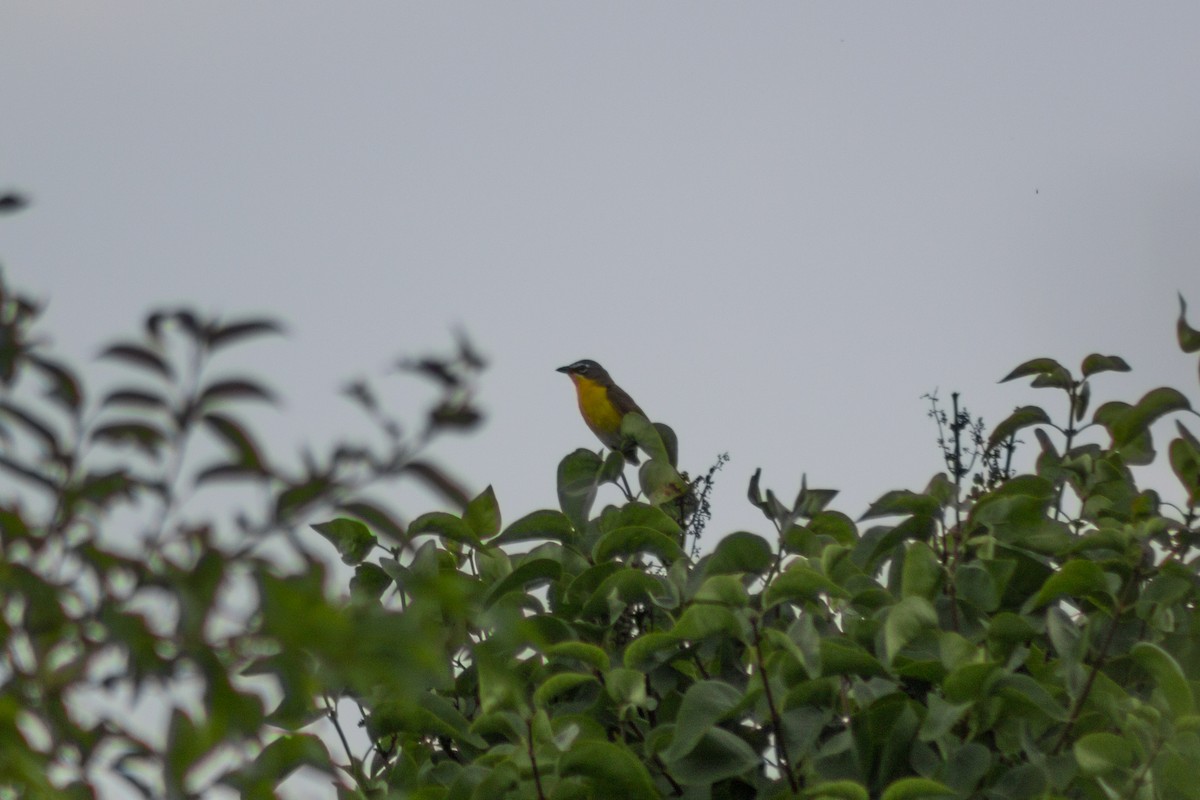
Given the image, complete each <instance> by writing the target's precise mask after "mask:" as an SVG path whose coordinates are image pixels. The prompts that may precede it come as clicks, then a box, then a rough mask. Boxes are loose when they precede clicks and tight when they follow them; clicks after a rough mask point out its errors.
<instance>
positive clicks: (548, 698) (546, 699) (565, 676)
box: [533, 672, 598, 708]
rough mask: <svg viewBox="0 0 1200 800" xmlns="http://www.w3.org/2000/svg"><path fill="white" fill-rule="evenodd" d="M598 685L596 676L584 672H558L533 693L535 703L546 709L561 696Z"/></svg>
mask: <svg viewBox="0 0 1200 800" xmlns="http://www.w3.org/2000/svg"><path fill="white" fill-rule="evenodd" d="M594 683H598V680H597V678H596V676H595V675H587V674H585V673H582V672H558V673H555V674H554V675H551V676H550V677H549V678H547V679H546V680H545V681H544V682H543V683H542V684H541V685H540V686H538V687H537V689H535V690H534V692H533V702H534V705H536V706H537V707H539V708H545V707H546V706H547V705H549V704H550V703H551V702H553V701H554V699H555V698H557V697H558V696H559V695H562V694H566V693H567V692H571V691H574V690H575V689H578V688H579V687H580V686H583V685H585V684H594Z"/></svg>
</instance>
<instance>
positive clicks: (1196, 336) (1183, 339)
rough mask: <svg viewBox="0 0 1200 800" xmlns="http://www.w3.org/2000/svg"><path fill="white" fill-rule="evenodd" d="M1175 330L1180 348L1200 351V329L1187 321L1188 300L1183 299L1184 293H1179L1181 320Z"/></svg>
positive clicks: (1188, 351) (1186, 351)
mask: <svg viewBox="0 0 1200 800" xmlns="http://www.w3.org/2000/svg"><path fill="white" fill-rule="evenodd" d="M1175 331H1176V334H1177V336H1178V338H1179V348H1180V349H1181V350H1183V352H1185V353H1195V352H1197V351H1200V331H1198V330H1196V329H1195V328H1193V327H1192V326H1190V325H1188V323H1187V301H1185V300H1184V299H1183V295H1182V294H1180V295H1179V321H1178V322H1177V323H1176V324H1175Z"/></svg>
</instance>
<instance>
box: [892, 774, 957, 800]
mask: <svg viewBox="0 0 1200 800" xmlns="http://www.w3.org/2000/svg"><path fill="white" fill-rule="evenodd" d="M955 795H956V792H955V791H954V790H953V789H951V788H950V787H949V786H947V785H945V784H944V783H939V782H938V781H935V780H931V779H929V778H901V779H900V780H898V781H894V782H893V783H892V784H890V785H889V786H888V788H886V789H884V790H883V794H882V795H880V798H879V800H940V798H946V797H954V796H955Z"/></svg>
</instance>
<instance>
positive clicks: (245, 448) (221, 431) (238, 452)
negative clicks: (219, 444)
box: [204, 413, 267, 473]
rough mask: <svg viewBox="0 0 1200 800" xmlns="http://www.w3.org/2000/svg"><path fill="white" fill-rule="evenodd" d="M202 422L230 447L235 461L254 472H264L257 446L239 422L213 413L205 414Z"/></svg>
mask: <svg viewBox="0 0 1200 800" xmlns="http://www.w3.org/2000/svg"><path fill="white" fill-rule="evenodd" d="M204 422H205V424H206V425H208V427H209V430H211V431H212V432H213V433H215V434H216V435H217V436H218V437H219V438H220V439H221V440H222V441H224V442H225V444H227V445H229V447H230V448H232V450H233V453H234V456H235V457H236V458H237V463H240V464H242V465H244V466H245V467H247V468H248V469H251V470H254V471H255V472H260V473H265V472H266V471H267V470H266V468H265V467H264V466H263V459H262V456H260V455H259V452H258V446H257V445H255V443H254V440H253V439H251V438H250V434H249V433H247V432H246V430H245V429H244V428H243V427H242V426H241V424H240V423H238V422H236V421H234V420H233V419H232V418H230V417H227V416H225V415H224V414H214V413H209V414H205V415H204Z"/></svg>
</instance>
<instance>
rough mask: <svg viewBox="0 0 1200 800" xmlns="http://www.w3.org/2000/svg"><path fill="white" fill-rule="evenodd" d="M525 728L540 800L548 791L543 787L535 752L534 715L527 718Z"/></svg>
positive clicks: (527, 747) (544, 798)
mask: <svg viewBox="0 0 1200 800" xmlns="http://www.w3.org/2000/svg"><path fill="white" fill-rule="evenodd" d="M525 728H526V730H527V732H528V734H529V735H528V737H527V738H526V740H525V747H526V751H527V752H528V753H529V765H530V766H531V767H532V768H533V785H534V786H536V787H537V796H538V800H546V793H545V791H544V790H543V789H542V775H541V772H539V771H538V763H537V756H536V755H534V753H533V717H530V718H529V719H527V720H525Z"/></svg>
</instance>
